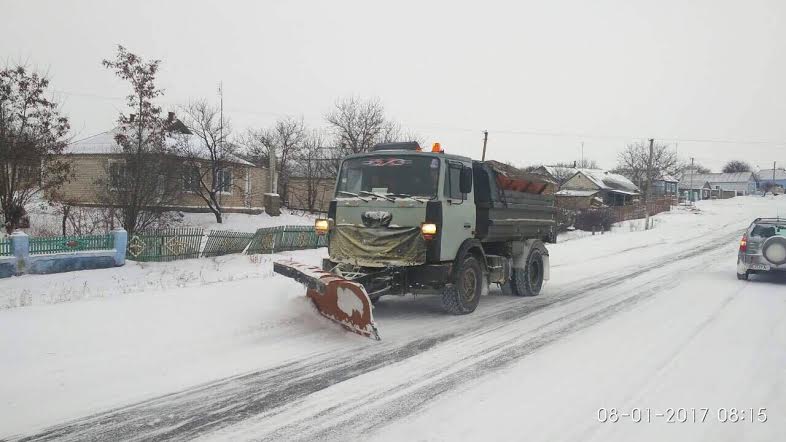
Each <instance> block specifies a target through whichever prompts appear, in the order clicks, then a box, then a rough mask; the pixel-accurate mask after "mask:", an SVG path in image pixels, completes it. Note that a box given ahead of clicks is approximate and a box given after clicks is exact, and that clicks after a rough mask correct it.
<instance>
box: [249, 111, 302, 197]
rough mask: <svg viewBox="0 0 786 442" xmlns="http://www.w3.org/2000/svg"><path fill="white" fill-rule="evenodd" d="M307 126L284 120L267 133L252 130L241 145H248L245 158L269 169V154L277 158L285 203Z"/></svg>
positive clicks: (291, 120)
mask: <svg viewBox="0 0 786 442" xmlns="http://www.w3.org/2000/svg"><path fill="white" fill-rule="evenodd" d="M306 137H307V136H306V125H305V123H303V118H292V117H286V118H282V119H280V120H278V121H276V123H275V124H274V125H273V127H271V128H268V129H264V130H258V131H254V130H250V131H248V133H247V134H246V136H245V137H244V139H243V141H242V143H243V144H244V145H245V150H246V152H245V155H244V156H245V158H246V159H247V160H249V161H251V162H252V163H255V164H259V165H264V166H268V167H269V165H270V154H271V153H273V154H274V155H275V156H276V162H275V164H276V172H277V173H278V189H279V193H280V194H281V197H282V198H283V199H284V200H286V197H287V193H286V192H287V184H288V182H289V176H290V175H291V173H292V166H293V162H294V159H295V158H296V157H297V156H298V151H299V150H300V149H301V148H302V147H303V143H304V142H305V140H306Z"/></svg>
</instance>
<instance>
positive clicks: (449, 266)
mask: <svg viewBox="0 0 786 442" xmlns="http://www.w3.org/2000/svg"><path fill="white" fill-rule="evenodd" d="M336 265H337V263H335V262H333V261H331V260H329V259H323V260H322V268H323V269H324V270H325V271H328V272H331V271H333V269H334V268H335V267H336ZM355 270H356V271H357V272H358V273H362V275H361V276H358V277H356V278H352V280H353V281H355V282H358V283H360V284H362V285H363V288H365V289H366V292H367V293H368V295H369V296H370V297H372V298H374V297H378V296H382V295H406V294H409V293H412V294H416V295H428V294H439V293H442V289H443V287H445V285H446V284H448V283H449V282H450V279H451V273H452V271H453V263H452V262H448V263H440V264H422V265H416V266H406V267H405V266H402V267H384V268H371V267H361V268H358V269H355Z"/></svg>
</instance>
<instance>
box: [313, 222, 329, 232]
mask: <svg viewBox="0 0 786 442" xmlns="http://www.w3.org/2000/svg"><path fill="white" fill-rule="evenodd" d="M314 230H316V231H317V235H326V234H327V233H328V230H330V222H328V220H326V219H318V220H316V221H315V222H314Z"/></svg>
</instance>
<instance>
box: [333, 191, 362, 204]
mask: <svg viewBox="0 0 786 442" xmlns="http://www.w3.org/2000/svg"><path fill="white" fill-rule="evenodd" d="M338 193H340V194H342V195H349V196H354V197H355V198H357V199H359V200H360V201H363V202H366V203H367V202H368V200H367V199H365V198H363V197H362V196H360V195H358V194H357V193H352V192H347V191H345V190H339V191H338Z"/></svg>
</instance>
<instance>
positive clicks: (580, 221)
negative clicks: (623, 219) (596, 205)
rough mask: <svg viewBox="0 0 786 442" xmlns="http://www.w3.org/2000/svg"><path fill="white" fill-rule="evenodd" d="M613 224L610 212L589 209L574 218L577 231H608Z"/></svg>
mask: <svg viewBox="0 0 786 442" xmlns="http://www.w3.org/2000/svg"><path fill="white" fill-rule="evenodd" d="M612 224H614V214H613V213H612V212H611V211H610V210H604V209H589V210H583V211H581V212H580V213H579V214H578V215H577V216H576V222H575V224H574V225H575V226H576V228H577V229H581V230H586V231H592V230H597V231H601V230H602V231H609V230H611V226H612Z"/></svg>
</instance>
